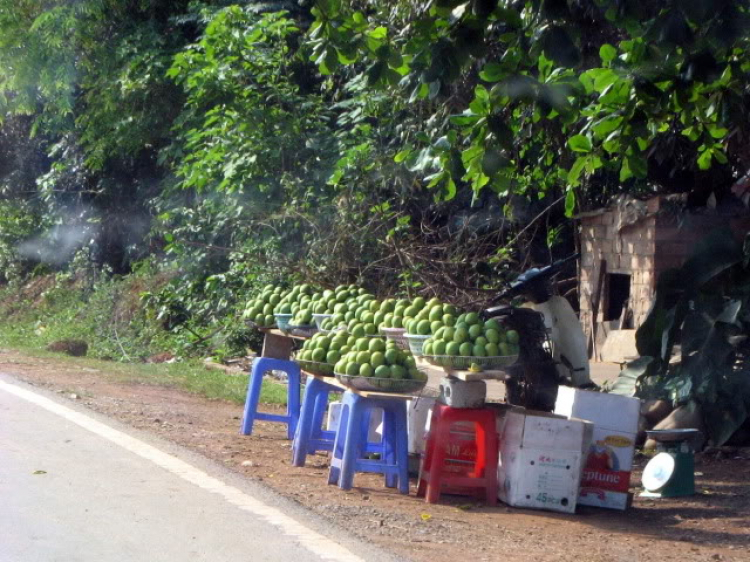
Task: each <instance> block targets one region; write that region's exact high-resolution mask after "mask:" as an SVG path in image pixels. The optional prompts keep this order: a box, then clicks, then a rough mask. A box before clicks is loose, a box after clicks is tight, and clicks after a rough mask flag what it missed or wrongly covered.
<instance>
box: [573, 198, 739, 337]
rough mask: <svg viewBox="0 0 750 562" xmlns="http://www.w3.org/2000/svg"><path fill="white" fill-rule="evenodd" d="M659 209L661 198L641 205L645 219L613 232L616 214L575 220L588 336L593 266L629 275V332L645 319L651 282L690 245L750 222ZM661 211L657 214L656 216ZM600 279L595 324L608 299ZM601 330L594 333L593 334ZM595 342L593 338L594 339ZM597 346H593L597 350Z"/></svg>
mask: <svg viewBox="0 0 750 562" xmlns="http://www.w3.org/2000/svg"><path fill="white" fill-rule="evenodd" d="M660 207H661V199H660V198H658V197H654V198H652V199H650V200H649V201H648V202H647V214H646V215H645V217H643V218H642V219H641V220H639V221H638V222H637V223H635V224H633V225H631V226H627V227H624V228H623V229H622V230H621V231H620V232H619V233H618V232H617V230H616V227H615V224H616V223H617V213H618V211H617V210H616V209H612V210H607V211H603V212H601V213H599V214H596V215H590V216H584V217H581V219H580V245H581V271H580V279H579V292H578V294H579V296H580V310H581V314H580V317H581V324H582V325H583V328H584V331H585V333H586V336H587V337H590V335H591V326H592V323H591V316H592V308H591V303H592V302H593V300H594V293H595V292H596V286H597V283H598V280H599V264H600V262H601V260H606V262H607V273H621V274H627V275H630V276H631V277H630V303H629V306H630V309H631V310H632V311H633V322H634V326H633V327H635V328H637V327H638V326H640V325H641V323H642V322H643V320H645V318H646V315H647V313H648V310H649V308H650V306H651V302H652V299H653V295H654V292H655V289H656V280H657V278H658V276H659V274H660V273H662V272H663V271H664V270H666V269H670V268H673V267H680V266H681V265H682V264H683V263H684V262H685V260H686V259H687V258H688V256H689V255H690V253H691V252H692V249H693V247H694V246H695V244H696V243H697V242H698V241H699V240H700V239H701V238H703V237H704V236H706V235H707V234H708V233H709V232H710V231H711V230H713V229H715V228H717V227H722V226H730V228H732V230H733V231H734V232H735V234H736V235H737V236H738V237H742V236H744V234H745V233H747V232H750V217H748V216H743V217H726V216H719V215H717V214H711V213H709V212H706V213H703V214H699V213H696V214H685V213H680V214H676V215H675V214H670V213H668V212H665V211H664V210H663V209H660ZM660 211H661V212H660ZM608 289H609V287H608V286H607V279H606V277H605V279H604V284H603V286H602V290H601V300H600V304H599V314H598V317H597V322H604V321H605V311H606V310H607V304H608V302H607V296H608ZM602 332H604V330H597V333H598V335H599V333H602ZM598 339H599V337H597V340H598ZM601 343H602V342H599V341H598V342H597V344H598V348H599V349H601Z"/></svg>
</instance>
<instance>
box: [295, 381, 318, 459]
mask: <svg viewBox="0 0 750 562" xmlns="http://www.w3.org/2000/svg"><path fill="white" fill-rule="evenodd" d="M316 382H317V381H316V379H315V377H307V382H306V384H305V397H304V399H303V400H302V408H301V410H300V419H299V423H298V424H297V431H296V433H295V434H294V445H293V446H292V465H293V466H305V458H306V457H307V454H308V452H310V451H309V443H310V438H311V436H312V434H313V423H314V417H315V416H314V412H315V406H316V405H317V389H316V386H317V385H316V384H315V383H316Z"/></svg>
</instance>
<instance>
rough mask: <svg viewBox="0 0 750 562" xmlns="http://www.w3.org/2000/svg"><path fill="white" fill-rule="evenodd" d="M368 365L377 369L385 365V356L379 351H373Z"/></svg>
mask: <svg viewBox="0 0 750 562" xmlns="http://www.w3.org/2000/svg"><path fill="white" fill-rule="evenodd" d="M370 365H372V366H373V368H375V369H377V368H378V367H380V366H381V365H385V354H384V353H383V352H381V351H375V352H373V354H372V355H371V356H370Z"/></svg>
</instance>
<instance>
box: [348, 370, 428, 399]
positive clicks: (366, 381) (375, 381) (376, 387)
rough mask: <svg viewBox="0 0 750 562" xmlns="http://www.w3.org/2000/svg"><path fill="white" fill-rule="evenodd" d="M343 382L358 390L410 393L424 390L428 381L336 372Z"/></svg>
mask: <svg viewBox="0 0 750 562" xmlns="http://www.w3.org/2000/svg"><path fill="white" fill-rule="evenodd" d="M335 376H336V378H337V379H338V380H339V382H341V383H342V384H345V385H346V386H348V387H350V388H354V389H356V390H370V391H374V392H393V393H395V394H409V393H412V392H418V391H420V390H422V389H423V388H424V387H425V385H426V384H427V381H426V380H424V381H418V380H415V379H388V378H379V377H363V376H361V375H344V374H343V373H335Z"/></svg>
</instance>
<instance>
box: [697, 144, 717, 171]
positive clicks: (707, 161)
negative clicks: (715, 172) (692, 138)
mask: <svg viewBox="0 0 750 562" xmlns="http://www.w3.org/2000/svg"><path fill="white" fill-rule="evenodd" d="M712 154H713V152H712V150H711V148H710V147H708V148H706V149H704V150H703V151H702V152H701V153H700V155H699V156H698V168H700V169H701V170H708V169H709V168H710V167H711V156H712Z"/></svg>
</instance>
